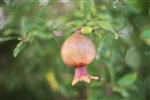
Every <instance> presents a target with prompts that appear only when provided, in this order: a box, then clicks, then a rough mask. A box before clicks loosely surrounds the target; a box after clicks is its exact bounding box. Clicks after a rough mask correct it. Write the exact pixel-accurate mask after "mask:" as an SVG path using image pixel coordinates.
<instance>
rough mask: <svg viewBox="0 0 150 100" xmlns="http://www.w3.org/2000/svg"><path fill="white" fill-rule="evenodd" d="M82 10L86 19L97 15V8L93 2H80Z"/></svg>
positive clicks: (90, 0) (89, 0)
mask: <svg viewBox="0 0 150 100" xmlns="http://www.w3.org/2000/svg"><path fill="white" fill-rule="evenodd" d="M80 9H81V11H82V12H83V13H84V15H85V16H86V17H90V18H91V16H92V15H94V16H95V14H96V8H95V3H94V1H93V0H86V1H85V0H81V1H80Z"/></svg>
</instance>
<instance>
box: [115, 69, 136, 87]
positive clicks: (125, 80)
mask: <svg viewBox="0 0 150 100" xmlns="http://www.w3.org/2000/svg"><path fill="white" fill-rule="evenodd" d="M136 79H137V74H136V73H134V72H132V73H128V74H126V75H124V76H123V77H122V78H121V79H119V80H118V82H117V83H118V84H119V85H120V86H123V87H129V86H131V85H133V83H134V82H135V81H136Z"/></svg>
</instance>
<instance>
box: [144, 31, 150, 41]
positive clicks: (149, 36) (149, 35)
mask: <svg viewBox="0 0 150 100" xmlns="http://www.w3.org/2000/svg"><path fill="white" fill-rule="evenodd" d="M142 37H143V39H150V29H146V30H144V31H143V32H142Z"/></svg>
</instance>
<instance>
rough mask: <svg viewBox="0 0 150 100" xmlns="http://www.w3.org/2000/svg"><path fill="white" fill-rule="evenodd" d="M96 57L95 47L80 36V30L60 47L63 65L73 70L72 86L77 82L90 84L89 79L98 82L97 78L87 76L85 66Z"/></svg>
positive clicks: (84, 37)
mask: <svg viewBox="0 0 150 100" xmlns="http://www.w3.org/2000/svg"><path fill="white" fill-rule="evenodd" d="M95 56H96V50H95V46H94V44H93V43H92V41H91V40H89V39H88V38H87V37H86V36H84V35H82V31H81V29H79V30H78V31H77V32H76V33H74V34H73V35H71V36H70V37H69V38H68V39H67V40H66V41H65V42H64V43H63V45H62V48H61V57H62V59H63V61H64V63H65V64H66V65H67V66H69V67H73V68H75V74H74V79H73V81H72V86H74V85H75V84H77V83H78V81H85V82H87V83H90V80H91V79H94V80H98V79H99V78H98V77H97V76H92V75H89V74H88V72H87V70H86V65H88V64H90V63H91V62H92V61H93V60H94V59H95Z"/></svg>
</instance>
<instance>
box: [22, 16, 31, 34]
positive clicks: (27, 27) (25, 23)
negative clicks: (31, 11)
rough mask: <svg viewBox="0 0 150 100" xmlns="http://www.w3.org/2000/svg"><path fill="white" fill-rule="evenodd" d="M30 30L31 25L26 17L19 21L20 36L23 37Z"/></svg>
mask: <svg viewBox="0 0 150 100" xmlns="http://www.w3.org/2000/svg"><path fill="white" fill-rule="evenodd" d="M30 28H31V24H30V23H29V21H28V19H27V17H23V18H22V19H21V35H22V36H24V35H25V34H27V33H28V31H29V30H30Z"/></svg>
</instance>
